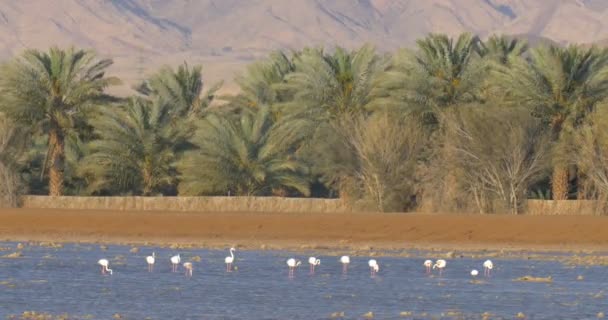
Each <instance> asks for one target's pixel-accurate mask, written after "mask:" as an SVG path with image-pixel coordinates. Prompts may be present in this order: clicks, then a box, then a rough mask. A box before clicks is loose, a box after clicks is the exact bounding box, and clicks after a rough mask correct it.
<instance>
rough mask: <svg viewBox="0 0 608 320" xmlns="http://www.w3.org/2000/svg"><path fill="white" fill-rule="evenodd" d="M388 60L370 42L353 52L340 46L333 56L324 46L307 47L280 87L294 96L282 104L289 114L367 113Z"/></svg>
mask: <svg viewBox="0 0 608 320" xmlns="http://www.w3.org/2000/svg"><path fill="white" fill-rule="evenodd" d="M385 62H386V59H384V58H383V57H380V56H379V55H377V54H376V51H375V49H374V48H373V47H372V46H370V45H365V46H363V47H361V48H360V49H359V50H355V51H352V52H348V51H346V50H345V49H342V48H337V49H336V50H335V52H334V53H333V54H331V55H330V54H326V53H325V52H323V50H322V49H305V50H304V51H303V52H302V53H301V54H299V55H298V56H297V57H296V58H295V72H292V73H290V74H288V75H287V76H286V77H285V79H286V83H285V84H284V85H282V86H280V90H285V91H287V92H290V93H292V94H293V96H292V97H293V99H292V100H291V101H290V102H288V103H285V104H282V105H279V106H278V107H279V108H285V112H286V113H289V114H308V115H309V116H313V117H315V118H317V119H320V120H329V119H333V118H336V117H339V116H340V115H342V114H346V113H361V112H364V111H365V106H366V105H367V104H368V103H369V101H370V91H371V89H372V87H373V80H374V79H375V77H376V76H377V75H378V74H379V73H380V71H382V70H383V69H384V65H385ZM281 111H283V110H281Z"/></svg>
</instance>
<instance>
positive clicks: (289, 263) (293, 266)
mask: <svg viewBox="0 0 608 320" xmlns="http://www.w3.org/2000/svg"><path fill="white" fill-rule="evenodd" d="M301 264H302V261H300V260H298V259H294V258H290V259H287V266H288V267H289V277H290V278H293V274H294V270H295V269H296V268H297V267H298V266H299V265H301Z"/></svg>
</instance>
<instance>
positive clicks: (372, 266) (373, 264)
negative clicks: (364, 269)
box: [367, 259, 380, 277]
mask: <svg viewBox="0 0 608 320" xmlns="http://www.w3.org/2000/svg"><path fill="white" fill-rule="evenodd" d="M367 264H368V265H369V270H370V274H371V276H372V277H374V276H375V275H376V273H378V271H380V266H379V265H378V261H376V260H375V259H370V260H369V261H368V262H367Z"/></svg>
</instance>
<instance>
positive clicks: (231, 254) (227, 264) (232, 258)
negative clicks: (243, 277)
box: [224, 248, 236, 272]
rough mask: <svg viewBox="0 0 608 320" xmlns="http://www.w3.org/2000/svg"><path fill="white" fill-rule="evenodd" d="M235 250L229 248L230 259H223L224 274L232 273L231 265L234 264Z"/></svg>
mask: <svg viewBox="0 0 608 320" xmlns="http://www.w3.org/2000/svg"><path fill="white" fill-rule="evenodd" d="M235 250H236V249H234V248H230V257H226V258H224V262H225V263H226V272H232V263H233V262H234V251H235Z"/></svg>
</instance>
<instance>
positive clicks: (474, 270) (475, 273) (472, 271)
mask: <svg viewBox="0 0 608 320" xmlns="http://www.w3.org/2000/svg"><path fill="white" fill-rule="evenodd" d="M478 274H479V271H477V270H476V269H473V270H471V276H472V277H473V278H475V277H477V275H478Z"/></svg>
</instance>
